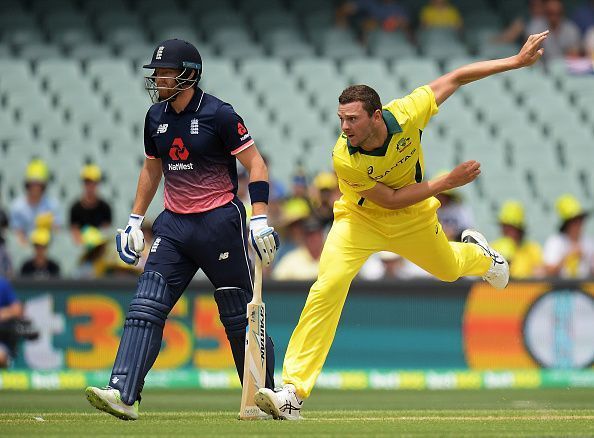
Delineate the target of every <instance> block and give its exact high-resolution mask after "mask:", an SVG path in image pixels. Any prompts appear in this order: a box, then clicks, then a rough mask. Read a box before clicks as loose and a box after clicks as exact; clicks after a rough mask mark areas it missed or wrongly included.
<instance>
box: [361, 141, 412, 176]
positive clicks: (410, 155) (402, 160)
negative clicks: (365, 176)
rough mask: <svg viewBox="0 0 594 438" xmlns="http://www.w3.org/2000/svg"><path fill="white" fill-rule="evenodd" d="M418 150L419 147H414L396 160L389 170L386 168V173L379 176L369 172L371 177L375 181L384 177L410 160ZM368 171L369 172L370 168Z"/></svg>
mask: <svg viewBox="0 0 594 438" xmlns="http://www.w3.org/2000/svg"><path fill="white" fill-rule="evenodd" d="M416 151H417V148H414V149H413V150H412V151H410V153H409V154H406V155H405V156H404V157H402V158H401V159H399V160H398V161H396V163H394V165H393V166H392V167H390V168H389V169H388V170H386V171H385V172H384V173H382V174H380V175H377V176H373V175H371V174H369V177H370V178H371V179H373V180H375V181H377V180H380V179H382V178H383V177H385V176H386V175H388V174H389V173H390V172H391V171H393V170H394V169H396V168H397V167H398V166H400V165H401V164H402V163H406V162H407V161H408V159H409V158H411V157H412V156H413V155H414V154H415V152H416ZM370 167H371V166H370ZM372 170H373V168H372ZM367 171H368V172H369V169H368V170H367Z"/></svg>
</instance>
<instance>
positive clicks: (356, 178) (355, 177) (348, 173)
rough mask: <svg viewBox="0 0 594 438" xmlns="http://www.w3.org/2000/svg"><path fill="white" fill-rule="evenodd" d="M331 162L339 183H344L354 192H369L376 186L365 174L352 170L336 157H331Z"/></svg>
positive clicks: (375, 182)
mask: <svg viewBox="0 0 594 438" xmlns="http://www.w3.org/2000/svg"><path fill="white" fill-rule="evenodd" d="M332 161H333V162H334V170H335V171H336V176H337V177H338V179H339V181H342V182H343V183H345V184H346V185H347V186H349V187H350V188H351V189H353V190H354V191H355V192H363V191H365V190H369V189H371V188H373V187H375V185H376V184H377V181H375V180H373V179H371V178H369V175H368V174H367V173H366V172H363V171H362V170H360V169H356V168H354V167H353V166H351V165H350V164H349V163H346V162H345V161H344V160H342V159H340V158H338V157H337V156H336V155H333V156H332Z"/></svg>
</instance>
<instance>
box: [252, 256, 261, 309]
mask: <svg viewBox="0 0 594 438" xmlns="http://www.w3.org/2000/svg"><path fill="white" fill-rule="evenodd" d="M251 303H252V304H262V260H260V258H259V257H256V263H255V268H254V296H253V297H252V301H251Z"/></svg>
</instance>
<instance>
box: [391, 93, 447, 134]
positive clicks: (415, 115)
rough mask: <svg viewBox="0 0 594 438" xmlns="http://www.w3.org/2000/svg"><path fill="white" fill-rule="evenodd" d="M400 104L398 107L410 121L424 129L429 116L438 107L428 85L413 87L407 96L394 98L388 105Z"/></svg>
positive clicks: (432, 114) (431, 115)
mask: <svg viewBox="0 0 594 438" xmlns="http://www.w3.org/2000/svg"><path fill="white" fill-rule="evenodd" d="M396 104H400V108H401V110H402V111H404V112H405V113H406V114H408V117H409V118H410V120H411V122H412V123H414V124H415V125H417V126H418V127H419V129H424V128H425V126H427V123H429V120H430V119H431V117H433V116H434V115H435V114H437V111H439V110H438V108H437V103H436V102H435V95H434V94H433V90H432V89H431V87H430V86H429V85H424V86H422V87H419V88H417V89H415V90H414V91H413V92H412V93H410V94H409V95H408V96H405V97H403V98H402V99H398V100H395V101H394V103H392V104H390V105H396Z"/></svg>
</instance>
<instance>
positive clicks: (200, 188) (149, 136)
mask: <svg viewBox="0 0 594 438" xmlns="http://www.w3.org/2000/svg"><path fill="white" fill-rule="evenodd" d="M253 144H254V141H253V140H252V138H251V136H250V134H249V133H248V130H247V129H246V127H245V124H244V122H243V119H242V118H241V117H240V116H239V115H237V113H236V112H235V110H234V109H233V107H232V106H231V105H229V104H228V103H225V102H223V101H221V100H219V99H217V98H216V97H214V96H212V95H210V94H207V93H204V92H203V91H202V90H201V89H199V88H197V89H196V91H195V93H194V96H193V97H192V100H190V102H189V103H188V105H187V106H186V108H185V109H184V110H183V111H182V112H181V113H179V114H178V113H176V112H175V110H174V109H173V108H172V106H171V104H170V103H169V102H160V103H156V104H154V105H153V106H151V108H150V109H149V110H148V112H147V115H146V119H145V125H144V151H145V155H146V156H147V158H160V159H161V161H162V168H163V175H164V176H165V208H166V209H168V210H171V211H173V212H176V213H183V214H186V213H200V212H203V211H208V210H212V209H214V208H217V207H220V206H222V205H225V204H227V203H229V202H230V201H231V200H232V199H233V197H234V196H235V194H236V193H237V165H236V160H235V155H236V154H238V153H239V152H241V151H243V150H245V149H247V148H248V147H250V146H252V145H253Z"/></svg>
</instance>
